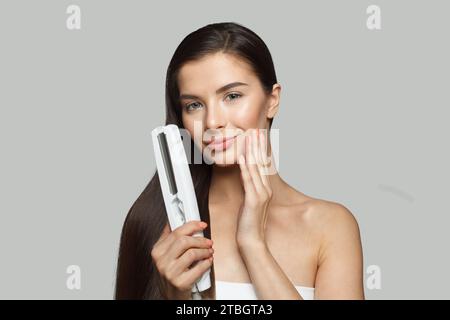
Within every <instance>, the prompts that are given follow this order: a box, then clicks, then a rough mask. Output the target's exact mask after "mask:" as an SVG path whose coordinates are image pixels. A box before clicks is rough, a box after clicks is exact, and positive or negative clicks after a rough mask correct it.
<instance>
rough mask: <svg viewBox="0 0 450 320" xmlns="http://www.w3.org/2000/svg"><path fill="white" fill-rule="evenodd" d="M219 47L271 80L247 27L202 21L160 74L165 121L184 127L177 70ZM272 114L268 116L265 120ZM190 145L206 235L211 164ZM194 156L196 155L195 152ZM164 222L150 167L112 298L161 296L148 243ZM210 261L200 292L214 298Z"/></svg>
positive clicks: (127, 228) (266, 57)
mask: <svg viewBox="0 0 450 320" xmlns="http://www.w3.org/2000/svg"><path fill="white" fill-rule="evenodd" d="M216 52H223V53H229V54H233V55H235V56H237V57H239V58H241V59H244V60H245V61H246V62H247V63H248V64H249V65H250V66H252V69H253V71H254V72H255V74H256V75H257V76H258V78H259V80H260V82H261V84H262V86H263V88H264V90H265V92H266V93H270V92H271V91H272V87H273V85H274V84H276V83H277V79H276V74H275V68H274V65H273V61H272V57H271V55H270V52H269V49H268V48H267V46H266V45H265V43H264V41H263V40H262V39H261V38H260V37H259V36H258V35H256V34H255V33H254V32H253V31H251V30H250V29H248V28H246V27H244V26H242V25H240V24H237V23H231V22H227V23H213V24H209V25H207V26H205V27H202V28H200V29H198V30H196V31H194V32H192V33H190V34H189V35H188V36H186V37H185V38H184V39H183V41H182V42H181V43H180V44H179V46H178V47H177V49H176V50H175V53H174V55H173V57H172V59H171V61H170V63H169V66H168V68H167V74H166V125H167V124H176V125H177V126H178V127H179V128H184V126H183V122H182V118H181V106H180V101H179V89H178V81H177V77H178V72H179V70H180V68H181V67H182V66H183V64H185V63H186V62H189V61H194V60H198V59H201V58H202V57H204V56H206V55H207V54H212V53H216ZM271 125H272V119H271V120H270V126H269V128H270V127H271ZM193 145H194V150H193V152H191V153H190V154H191V157H192V158H191V159H190V160H191V161H189V163H190V164H189V169H190V172H191V175H192V180H193V183H194V188H195V194H196V197H197V202H198V207H199V211H200V218H201V220H202V221H206V222H207V223H208V227H207V228H206V229H205V230H204V235H205V237H207V238H211V228H210V220H209V208H208V198H209V187H210V184H211V174H212V166H211V165H208V164H206V163H205V162H203V161H202V163H201V164H199V163H194V161H193V159H194V156H195V153H197V152H200V153H201V151H199V150H198V148H197V147H196V146H195V144H194V143H193ZM197 159H198V158H197ZM167 223H168V219H167V215H166V209H165V206H164V200H163V195H162V192H161V187H160V184H159V177H158V172H157V171H156V172H155V173H154V175H153V177H152V178H151V180H150V182H149V183H148V185H147V186H146V187H145V189H144V191H143V192H142V193H141V194H140V196H139V197H138V198H137V200H136V201H135V202H134V204H133V205H132V206H131V208H130V210H129V212H128V214H127V217H126V219H125V222H124V225H123V228H122V235H121V238H120V248H119V256H118V264H117V274H116V288H115V299H166V295H165V292H164V286H163V283H162V281H161V280H162V279H161V276H160V274H159V273H158V270H157V269H156V266H155V265H154V263H153V261H152V258H151V254H150V253H151V251H152V248H153V245H154V244H155V243H156V242H157V241H158V239H159V237H160V236H161V233H162V231H163V229H164V227H165V225H166V224H167ZM214 279H215V275H214V265H213V266H212V268H211V284H212V286H211V288H210V289H208V290H206V291H204V292H203V293H202V297H203V298H204V299H208V298H210V299H214V298H215V280H214Z"/></svg>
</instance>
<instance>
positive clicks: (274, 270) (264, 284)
mask: <svg viewBox="0 0 450 320" xmlns="http://www.w3.org/2000/svg"><path fill="white" fill-rule="evenodd" d="M239 250H240V252H241V256H242V259H243V260H244V263H245V265H246V267H247V271H248V273H249V275H250V278H251V280H252V283H253V285H254V287H255V291H256V292H257V295H258V299H260V300H276V299H280V300H303V298H302V296H301V295H300V294H299V292H298V291H297V289H296V288H295V287H294V285H293V284H292V282H291V281H290V280H289V279H288V277H287V276H286V274H285V273H284V271H283V270H282V269H281V268H280V266H279V265H278V263H277V262H276V260H275V259H274V257H273V256H272V254H271V253H270V251H269V249H268V248H267V246H266V244H265V243H263V242H254V243H252V244H246V245H240V246H239Z"/></svg>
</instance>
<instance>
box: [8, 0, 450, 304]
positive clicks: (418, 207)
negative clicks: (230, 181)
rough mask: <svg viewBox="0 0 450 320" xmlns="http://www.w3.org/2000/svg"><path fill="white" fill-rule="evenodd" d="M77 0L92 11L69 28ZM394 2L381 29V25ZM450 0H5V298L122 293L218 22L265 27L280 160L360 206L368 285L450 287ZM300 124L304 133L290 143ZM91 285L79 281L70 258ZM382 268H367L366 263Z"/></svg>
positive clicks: (305, 186)
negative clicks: (371, 23)
mask: <svg viewBox="0 0 450 320" xmlns="http://www.w3.org/2000/svg"><path fill="white" fill-rule="evenodd" d="M70 4H77V5H79V6H80V7H81V11H82V17H81V18H82V25H81V26H82V28H81V30H77V31H70V30H68V29H67V28H66V18H67V16H68V15H67V14H66V8H67V6H68V5H70ZM370 4H377V5H379V6H380V7H381V13H382V30H379V31H369V30H368V29H367V28H366V17H367V14H366V8H367V6H368V5H370ZM449 9H450V5H449V2H448V1H424V0H423V1H382V0H373V1H364V0H354V1H332V0H330V1H318V0H311V1H278V2H273V1H226V2H219V1H158V2H156V1H105V0H104V1H100V0H97V1H81V0H72V1H62V0H53V1H44V0H41V1H31V0H29V1H19V0H14V1H12V0H11V1H7V0H2V1H1V2H0V40H1V42H0V140H1V166H0V195H1V201H0V217H1V220H0V298H3V299H12V298H24V299H32V298H33V299H34V298H39V299H49V298H57V299H80V298H85V299H110V298H112V296H113V286H114V275H115V268H116V258H117V248H118V242H119V235H120V231H121V227H122V223H123V220H124V218H125V216H126V213H127V211H128V209H129V208H130V206H131V205H132V203H133V202H134V200H135V199H136V198H137V196H138V195H139V194H140V192H141V191H142V190H143V188H144V187H145V185H146V184H147V183H148V181H149V179H150V177H151V176H152V174H153V172H154V170H155V165H154V161H153V153H152V152H153V151H152V144H151V139H150V138H151V136H150V132H151V129H152V128H154V127H155V126H156V125H159V124H162V123H163V121H164V81H165V72H166V68H167V65H168V63H169V60H170V58H171V56H172V54H173V51H174V50H175V48H176V46H177V45H178V44H179V42H180V41H181V40H182V38H183V37H184V36H186V35H187V34H188V33H190V32H192V31H194V30H196V29H198V28H200V27H202V26H204V25H206V24H208V23H211V22H222V21H234V22H238V23H241V24H243V25H245V26H247V27H249V28H251V29H252V30H253V31H255V32H256V33H257V34H258V35H260V36H261V37H262V38H263V39H264V41H265V42H266V43H267V45H268V47H269V49H270V50H271V53H272V55H273V58H274V62H275V67H276V71H277V76H278V78H279V82H280V83H281V85H282V98H281V109H280V112H279V114H278V116H277V118H276V120H275V121H274V125H273V128H279V129H280V139H281V142H280V147H281V148H280V153H279V156H280V173H281V175H282V176H283V177H284V178H285V179H286V180H287V181H288V182H289V183H290V184H291V185H293V186H294V187H296V188H298V189H299V190H300V191H302V192H304V193H306V194H309V195H311V196H314V197H318V198H323V199H328V200H332V201H337V202H340V203H342V204H344V205H346V206H347V207H348V208H349V209H350V210H351V211H352V212H353V214H354V215H355V216H356V218H357V219H358V221H359V225H360V229H361V234H362V240H363V247H364V262H365V267H367V266H369V265H378V266H379V267H380V268H381V272H382V279H381V283H382V288H381V290H367V289H366V296H367V298H369V299H383V298H384V299H394V298H405V299H416V298H424V299H428V298H439V299H443V298H446V299H448V298H450V294H449V293H448V285H449V282H450V281H449V280H450V275H449V273H448V270H449V269H450V259H449V257H448V253H447V248H446V244H448V243H449V242H450V235H449V232H448V231H447V228H448V226H449V221H450V219H449V216H448V215H449V213H450V212H449V204H448V202H447V200H446V199H447V198H448V196H447V192H448V189H449V188H448V181H449V170H448V163H450V161H449V150H448V137H449V128H448V125H447V122H448V116H449V111H448V108H449V106H450V104H449V100H450V98H449V95H448V92H445V89H448V83H449V71H450V70H449V60H448V57H449V56H450V52H449V45H448V38H449V30H450V22H449V19H448V14H449V12H450V11H449ZM296 139H298V142H297V146H296V147H295V148H294V149H292V148H290V145H291V144H292V143H295V141H296ZM71 264H76V265H79V266H80V267H81V270H82V274H81V276H82V288H81V290H79V291H76V290H74V291H71V290H68V289H67V288H66V278H67V276H68V275H67V274H66V267H67V266H68V265H71ZM366 277H367V275H366Z"/></svg>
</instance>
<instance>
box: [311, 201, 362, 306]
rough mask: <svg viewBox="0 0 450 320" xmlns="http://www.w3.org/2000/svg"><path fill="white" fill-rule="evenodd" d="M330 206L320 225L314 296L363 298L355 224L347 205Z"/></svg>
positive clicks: (360, 257) (358, 240) (360, 260)
mask: <svg viewBox="0 0 450 320" xmlns="http://www.w3.org/2000/svg"><path fill="white" fill-rule="evenodd" d="M334 206H336V207H335V208H334V210H333V211H332V213H331V214H330V215H329V217H327V218H326V222H325V224H324V226H323V236H322V237H323V238H322V239H323V240H322V245H321V248H320V252H319V265H318V271H317V275H316V284H315V299H364V287H363V254H362V247H361V239H360V233H359V227H358V224H357V222H356V220H355V218H354V217H353V215H352V214H351V212H350V211H349V210H348V209H346V208H345V207H344V206H342V205H339V204H334Z"/></svg>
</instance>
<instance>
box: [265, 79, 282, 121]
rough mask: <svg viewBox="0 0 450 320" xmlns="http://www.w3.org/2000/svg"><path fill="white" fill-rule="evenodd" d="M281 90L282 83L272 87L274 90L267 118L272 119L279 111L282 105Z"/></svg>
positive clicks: (270, 96) (270, 98) (270, 97)
mask: <svg viewBox="0 0 450 320" xmlns="http://www.w3.org/2000/svg"><path fill="white" fill-rule="evenodd" d="M280 92H281V85H280V84H279V83H275V84H274V85H273V87H272V92H271V93H270V95H269V106H268V108H267V118H268V119H272V118H273V117H275V115H276V114H277V112H278V109H279V106H280Z"/></svg>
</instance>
